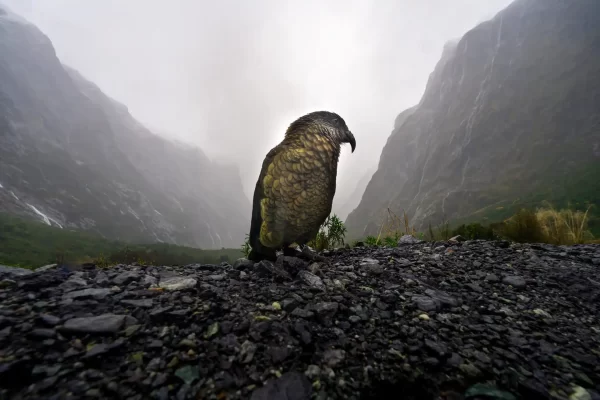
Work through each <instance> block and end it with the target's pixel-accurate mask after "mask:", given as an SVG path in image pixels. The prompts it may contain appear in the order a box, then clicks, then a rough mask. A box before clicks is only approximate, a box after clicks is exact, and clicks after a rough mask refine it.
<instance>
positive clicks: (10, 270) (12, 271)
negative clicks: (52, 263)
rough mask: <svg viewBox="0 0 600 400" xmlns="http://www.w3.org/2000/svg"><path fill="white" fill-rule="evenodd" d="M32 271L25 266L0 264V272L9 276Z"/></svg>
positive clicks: (26, 273)
mask: <svg viewBox="0 0 600 400" xmlns="http://www.w3.org/2000/svg"><path fill="white" fill-rule="evenodd" d="M31 273H33V271H31V270H29V269H25V268H18V267H7V266H6V265H0V274H6V275H8V276H11V277H17V276H23V275H29V274H31Z"/></svg>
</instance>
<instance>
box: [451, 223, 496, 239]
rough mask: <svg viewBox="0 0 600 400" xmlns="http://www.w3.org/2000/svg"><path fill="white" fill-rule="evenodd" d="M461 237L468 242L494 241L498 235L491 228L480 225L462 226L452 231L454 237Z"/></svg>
mask: <svg viewBox="0 0 600 400" xmlns="http://www.w3.org/2000/svg"><path fill="white" fill-rule="evenodd" d="M457 235H460V236H462V237H464V238H465V239H468V240H477V239H483V240H494V239H496V235H495V234H494V230H493V229H492V228H491V227H490V226H487V227H486V226H483V225H481V224H480V223H473V224H468V225H465V224H462V225H461V226H459V227H458V228H456V229H454V230H453V231H452V236H457Z"/></svg>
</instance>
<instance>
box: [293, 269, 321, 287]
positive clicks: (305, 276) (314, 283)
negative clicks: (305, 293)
mask: <svg viewBox="0 0 600 400" xmlns="http://www.w3.org/2000/svg"><path fill="white" fill-rule="evenodd" d="M298 277H299V278H300V279H302V281H304V282H305V283H306V284H308V285H309V286H311V287H314V288H317V289H320V290H325V284H324V283H323V280H322V279H321V278H319V277H318V276H316V275H315V274H312V273H310V272H308V271H305V270H302V271H300V272H298Z"/></svg>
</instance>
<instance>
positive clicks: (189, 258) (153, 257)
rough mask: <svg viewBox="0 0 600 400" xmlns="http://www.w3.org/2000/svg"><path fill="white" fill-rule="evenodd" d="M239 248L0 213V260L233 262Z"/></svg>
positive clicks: (36, 263) (30, 263) (32, 263)
mask: <svg viewBox="0 0 600 400" xmlns="http://www.w3.org/2000/svg"><path fill="white" fill-rule="evenodd" d="M242 256H243V253H242V252H241V251H240V250H239V249H221V250H202V249H197V248H191V247H184V246H176V245H172V244H166V243H153V244H127V243H123V242H118V241H113V240H108V239H105V238H102V237H100V236H97V235H94V234H91V233H88V232H85V231H76V230H68V229H59V228H56V227H51V226H48V225H46V224H43V223H41V222H37V221H31V220H27V219H22V218H19V217H15V216H12V215H8V214H4V213H0V264H4V265H12V266H19V267H23V268H37V267H40V266H42V265H44V264H49V263H56V262H61V263H62V262H64V263H86V262H91V263H96V264H97V265H99V266H109V265H113V264H118V263H133V262H137V263H139V264H144V265H184V264H191V263H204V264H218V263H220V262H222V261H227V262H233V261H234V260H236V259H237V258H239V257H242Z"/></svg>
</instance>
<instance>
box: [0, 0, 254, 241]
mask: <svg viewBox="0 0 600 400" xmlns="http://www.w3.org/2000/svg"><path fill="white" fill-rule="evenodd" d="M0 54H2V57H0V185H1V186H0V211H4V212H10V213H15V214H20V215H27V216H30V217H32V218H38V219H41V220H43V221H45V222H46V223H48V224H51V225H55V226H59V227H62V228H64V229H68V228H72V229H87V230H92V231H95V232H97V233H100V234H101V235H103V236H105V237H109V238H114V239H120V240H132V241H138V242H140V241H142V242H148V241H164V242H169V243H177V244H182V245H190V246H199V247H203V248H220V247H232V246H233V247H238V246H239V245H240V243H242V242H243V240H244V235H245V233H246V232H247V231H248V229H249V226H248V225H249V223H248V220H249V219H248V215H249V213H250V202H249V200H248V199H247V197H246V196H245V195H244V193H243V190H242V184H241V180H240V177H239V174H238V171H237V169H236V168H235V167H232V166H227V165H218V164H216V163H214V162H212V161H211V160H209V159H208V158H207V157H206V156H205V155H204V154H203V153H202V151H201V150H200V149H198V148H194V147H191V146H188V145H184V144H179V143H175V142H171V141H168V140H165V139H163V138H161V137H159V136H156V135H155V134H153V133H152V132H150V131H149V130H148V129H146V128H145V127H144V126H142V125H141V124H140V123H139V122H138V121H136V120H135V119H134V118H133V117H132V116H131V115H130V114H129V112H128V111H127V108H126V107H125V106H124V105H122V104H120V103H118V102H116V101H114V100H113V99H110V98H109V97H107V96H106V95H104V94H103V93H102V92H101V90H100V89H99V88H98V87H97V86H95V85H94V84H93V83H91V82H89V81H87V80H86V79H85V78H83V77H82V76H81V75H80V74H79V73H77V72H76V71H74V70H73V69H71V68H68V67H66V66H64V65H62V64H61V63H60V61H59V60H58V58H57V57H56V54H55V51H54V48H53V46H52V43H51V42H50V40H49V39H48V38H47V37H46V36H45V35H44V34H43V33H42V32H40V31H39V30H38V29H37V28H36V27H35V26H33V25H32V24H29V23H28V22H26V21H24V20H22V19H21V18H19V17H18V16H15V15H14V14H12V13H11V12H10V11H9V10H7V9H5V8H3V7H2V6H0Z"/></svg>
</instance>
